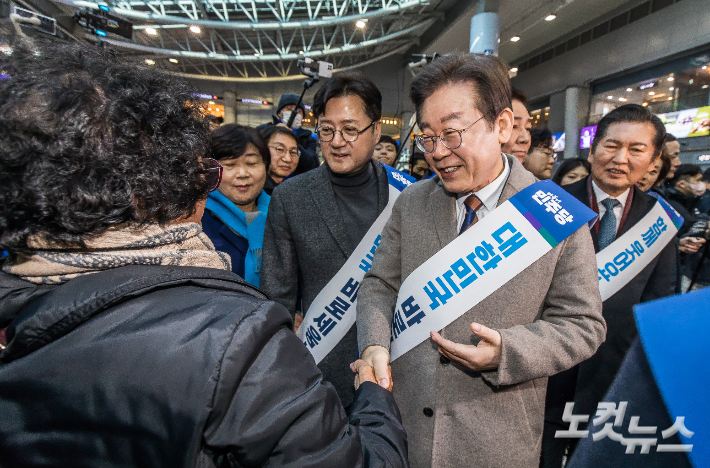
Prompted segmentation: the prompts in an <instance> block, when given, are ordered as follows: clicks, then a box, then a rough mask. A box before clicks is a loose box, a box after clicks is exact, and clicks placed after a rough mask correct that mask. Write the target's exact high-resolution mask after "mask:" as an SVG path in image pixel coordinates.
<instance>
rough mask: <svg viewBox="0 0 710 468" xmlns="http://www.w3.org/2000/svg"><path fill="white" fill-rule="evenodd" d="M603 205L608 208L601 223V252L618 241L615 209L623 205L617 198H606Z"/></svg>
mask: <svg viewBox="0 0 710 468" xmlns="http://www.w3.org/2000/svg"><path fill="white" fill-rule="evenodd" d="M602 205H604V208H606V213H604V216H602V220H601V221H599V250H604V249H605V248H607V247H608V246H609V244H611V243H612V242H614V239H616V215H615V214H614V207H615V206H619V205H621V203H619V200H617V199H615V198H605V199H604V200H602Z"/></svg>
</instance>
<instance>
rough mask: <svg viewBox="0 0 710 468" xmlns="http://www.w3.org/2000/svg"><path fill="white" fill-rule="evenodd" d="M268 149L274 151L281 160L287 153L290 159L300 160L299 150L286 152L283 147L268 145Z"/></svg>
mask: <svg viewBox="0 0 710 468" xmlns="http://www.w3.org/2000/svg"><path fill="white" fill-rule="evenodd" d="M269 148H271V149H272V150H274V151H276V154H278V155H279V156H281V157H282V158H283V157H284V156H286V153H288V154H289V155H290V156H291V157H292V158H296V159H298V158H300V157H301V152H300V151H299V150H291V151H288V150H287V149H286V148H285V147H283V146H271V145H269Z"/></svg>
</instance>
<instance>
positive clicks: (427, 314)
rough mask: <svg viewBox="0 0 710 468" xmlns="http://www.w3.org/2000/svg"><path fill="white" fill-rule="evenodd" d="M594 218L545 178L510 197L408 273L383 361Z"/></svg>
mask: <svg viewBox="0 0 710 468" xmlns="http://www.w3.org/2000/svg"><path fill="white" fill-rule="evenodd" d="M596 216H597V215H596V213H594V212H593V211H592V210H590V209H589V208H587V207H586V206H584V204H582V203H581V202H579V200H577V199H576V198H574V197H573V196H572V195H570V194H569V193H567V192H566V191H565V190H564V189H562V188H560V187H559V186H558V185H556V184H555V183H553V182H551V181H549V180H544V181H541V182H537V183H535V184H533V185H531V186H529V187H527V188H525V189H524V190H522V191H520V192H518V193H517V194H515V195H514V196H513V197H512V198H510V199H509V200H508V201H506V202H505V203H503V204H501V205H500V206H498V207H497V208H496V209H495V210H493V211H492V212H491V213H489V214H488V215H486V216H485V217H484V218H482V219H481V220H480V221H478V222H477V223H476V224H475V225H473V226H472V227H471V228H469V229H468V230H467V231H466V232H464V233H463V234H462V235H460V236H458V237H457V238H456V239H454V240H453V241H452V242H451V243H449V244H448V245H447V246H446V247H444V248H443V249H441V250H440V251H439V252H438V253H437V254H436V255H434V256H433V257H431V258H430V259H429V260H427V261H426V262H424V263H423V264H422V265H420V266H419V268H417V269H416V270H414V271H413V272H412V274H410V275H409V276H408V277H407V279H406V280H405V281H404V283H403V284H402V286H401V287H400V290H399V294H398V296H397V303H396V308H395V313H394V319H393V321H392V336H391V343H390V360H391V361H394V360H395V359H397V358H398V357H400V356H402V355H403V354H405V353H406V352H408V351H409V350H410V349H412V348H414V347H415V346H417V345H418V344H420V343H422V342H423V341H425V340H426V339H428V338H429V332H430V331H432V330H441V329H442V328H444V327H445V326H446V325H448V324H450V323H451V322H453V321H454V320H456V319H458V318H459V317H460V316H462V315H463V314H464V313H466V312H467V311H469V310H471V308H472V307H474V306H475V305H476V304H478V303H479V302H481V301H482V300H483V299H485V298H486V297H488V296H489V295H490V294H492V293H493V292H494V291H496V290H497V289H498V288H500V287H501V286H503V285H504V284H506V283H507V282H508V281H510V280H511V279H512V278H514V277H515V276H516V275H518V274H519V273H520V272H522V271H523V270H525V269H526V268H527V267H528V266H530V265H531V264H533V263H534V262H535V261H537V260H538V259H539V258H540V257H542V256H543V255H545V254H546V253H547V252H549V251H550V250H552V249H553V248H554V247H555V246H557V244H559V243H560V242H562V241H563V240H565V239H566V238H567V237H569V236H570V235H572V234H573V233H574V232H575V231H577V230H578V229H579V228H580V227H582V226H585V225H586V224H587V222H589V221H590V220H593V219H594V218H596ZM471 285H473V286H471Z"/></svg>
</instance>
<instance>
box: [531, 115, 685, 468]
mask: <svg viewBox="0 0 710 468" xmlns="http://www.w3.org/2000/svg"><path fill="white" fill-rule="evenodd" d="M664 137H665V127H664V126H663V123H662V122H661V121H660V119H659V118H658V117H656V116H655V115H653V114H652V113H651V112H650V111H649V110H648V109H646V108H645V107H643V106H640V105H637V104H627V105H624V106H620V107H618V108H616V109H614V110H612V111H611V112H609V113H608V114H606V115H605V116H604V117H603V118H602V119H601V120H600V121H599V124H598V126H597V132H596V135H595V137H594V141H593V142H592V147H591V149H590V152H589V162H590V164H591V173H590V175H589V176H588V177H586V178H585V179H583V180H581V181H578V182H576V183H574V184H570V185H565V186H564V188H565V189H566V190H567V191H568V192H569V193H570V194H571V195H573V196H574V197H575V198H577V199H578V200H579V201H580V202H582V203H584V204H585V205H587V206H589V207H590V208H591V209H593V210H594V211H596V212H597V213H598V214H599V218H598V220H597V221H596V222H595V223H594V225H593V226H592V228H591V233H592V239H593V241H594V249H595V251H596V252H597V257H599V256H600V255H603V254H605V252H604V250H605V249H611V250H609V251H607V252H606V253H608V252H616V251H617V249H619V248H620V247H619V244H615V243H614V241H615V240H616V239H618V238H620V237H621V236H622V235H624V234H625V233H627V232H629V231H630V230H632V229H633V228H634V227H635V226H636V224H641V225H642V226H643V228H644V231H645V229H646V228H645V227H646V226H653V225H655V223H656V220H657V218H658V215H657V214H654V213H656V212H655V211H654V212H653V213H650V212H651V211H652V210H654V209H656V208H658V207H657V203H659V201H658V200H657V199H656V198H654V197H651V196H649V195H647V194H646V193H644V192H643V191H641V190H640V189H639V188H638V187H636V183H637V182H639V181H640V180H641V179H642V178H643V177H644V176H645V175H646V173H647V172H649V171H650V170H652V169H653V168H654V167H655V165H656V159H657V158H658V157H659V156H660V153H661V150H662V147H663V138H664ZM662 209H663V207H662ZM664 211H665V209H664ZM649 213H650V214H649ZM647 214H649V216H650V217H652V219H649V217H648V216H646V215H647ZM673 229H675V226H666V227H665V228H664V231H669V232H671V231H670V230H673ZM639 238H641V236H639ZM641 241H642V239H641V240H639V242H641ZM630 242H631V241H630ZM640 245H642V248H643V249H644V251H646V250H648V252H646V253H647V255H646V256H644V257H641V256H639V257H638V258H637V259H636V260H635V262H638V263H636V264H635V266H634V267H633V268H638V269H639V271H638V273H636V275H635V276H633V277H632V278H631V279H630V280H628V278H627V280H628V281H627V282H626V283H625V284H624V283H623V282H618V283H611V284H615V285H616V288H618V289H617V290H616V292H615V293H613V294H611V295H610V296H609V297H605V296H606V294H604V295H603V297H602V299H604V306H603V315H604V319H605V320H606V323H607V335H606V341H604V343H602V345H601V346H600V347H599V349H598V350H597V352H596V353H595V354H594V356H592V357H591V358H590V359H587V360H586V361H584V362H582V363H580V364H579V366H576V367H573V368H571V369H569V370H567V371H564V372H561V373H559V374H557V375H555V376H553V377H551V378H550V381H549V384H548V387H547V398H546V402H545V432H544V435H543V456H542V466H543V467H555V468H557V467H559V466H561V463H562V460H563V458H565V457H566V456H568V455H569V452H570V451H571V450H572V449H573V448H574V443H575V440H576V439H565V438H555V432H556V431H557V430H565V429H567V428H569V424H567V423H565V422H564V421H562V414H563V411H564V407H565V404H566V403H567V402H572V401H574V412H575V414H595V412H596V409H597V404H598V403H599V402H602V401H603V397H604V394H605V393H606V392H607V390H608V389H609V386H610V385H611V382H612V381H613V379H614V376H615V375H616V372H617V371H618V370H619V367H620V366H621V362H622V361H623V359H624V356H625V355H626V352H627V351H628V349H629V347H630V346H631V343H633V341H634V340H635V339H636V337H637V336H638V331H637V329H636V323H635V321H634V315H633V307H634V306H635V305H636V304H639V303H642V302H647V301H651V300H654V299H659V298H661V297H665V296H670V295H672V294H675V293H676V285H677V256H678V252H677V246H676V242H675V241H674V237H669V238H666V239H665V242H661V241H660V240H658V242H656V243H655V245H654V244H651V245H653V246H654V247H655V249H656V250H651V249H650V245H649V244H646V245H645V246H644V245H643V244H640ZM626 248H628V245H627V246H622V247H621V249H622V250H624V249H626ZM624 251H625V250H624ZM632 251H633V250H632ZM651 252H658V253H655V254H653V255H652V254H651ZM625 258H626V259H627V260H628V256H627V257H625ZM612 262H613V260H612ZM594 263H595V265H596V264H597V262H596V261H595V262H594ZM602 265H608V263H602ZM614 265H615V264H614V263H612V264H611V267H609V271H611V272H613V267H614ZM627 267H628V268H632V267H630V266H628V265H627ZM601 268H603V270H599V275H600V276H599V282H602V281H604V282H608V281H611V280H612V275H611V273H608V272H606V269H607V268H606V267H604V266H602V267H601ZM629 271H636V270H634V269H631V270H629ZM616 272H617V274H618V272H619V271H618V269H617V270H616ZM602 275H603V276H602ZM619 278H621V277H619ZM604 284H605V283H604ZM598 287H601V284H600V286H598Z"/></svg>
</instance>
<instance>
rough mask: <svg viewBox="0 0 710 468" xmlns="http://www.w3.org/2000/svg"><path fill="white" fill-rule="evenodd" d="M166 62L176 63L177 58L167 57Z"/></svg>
mask: <svg viewBox="0 0 710 468" xmlns="http://www.w3.org/2000/svg"><path fill="white" fill-rule="evenodd" d="M168 62H170V63H178V59H176V58H169V59H168Z"/></svg>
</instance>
